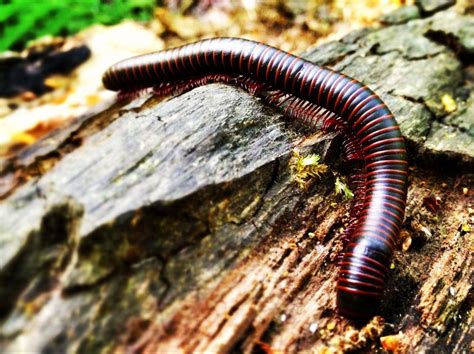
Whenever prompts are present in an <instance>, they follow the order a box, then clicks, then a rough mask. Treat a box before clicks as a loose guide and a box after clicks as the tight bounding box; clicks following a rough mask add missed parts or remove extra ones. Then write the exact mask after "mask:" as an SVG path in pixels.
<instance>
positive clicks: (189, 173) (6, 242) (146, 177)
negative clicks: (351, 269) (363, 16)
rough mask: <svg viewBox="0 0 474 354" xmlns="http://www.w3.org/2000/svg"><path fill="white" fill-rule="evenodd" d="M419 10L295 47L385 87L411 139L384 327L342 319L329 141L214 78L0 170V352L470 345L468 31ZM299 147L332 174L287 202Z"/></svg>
mask: <svg viewBox="0 0 474 354" xmlns="http://www.w3.org/2000/svg"><path fill="white" fill-rule="evenodd" d="M421 13H422V15H424V16H430V17H425V18H422V19H417V17H419V16H420V12H419V11H418V10H417V11H415V12H413V11H406V10H405V12H402V13H398V14H393V15H391V17H390V16H388V17H387V18H386V22H387V23H389V24H387V25H386V26H385V27H382V28H381V29H372V30H364V31H360V32H358V33H354V34H352V35H349V36H348V37H346V38H344V39H342V40H341V41H338V42H332V43H328V44H325V45H322V46H320V47H319V48H316V49H314V50H311V51H308V52H307V53H305V54H304V55H305V57H307V58H308V59H310V60H313V61H314V62H316V63H319V64H324V65H329V66H332V67H334V68H336V69H338V70H341V71H343V72H345V73H346V74H348V75H351V76H353V77H355V78H357V79H359V80H361V81H363V82H365V83H367V84H368V85H369V86H370V87H371V88H372V89H374V90H375V91H377V92H378V93H380V94H381V96H382V98H383V99H384V100H385V101H386V102H387V103H388V105H389V106H390V108H391V109H392V110H393V111H394V113H395V115H396V116H397V118H398V120H399V122H400V123H401V127H402V130H403V132H404V134H405V136H406V137H407V141H408V144H409V149H410V156H411V166H412V168H411V177H410V190H409V202H408V207H407V216H406V221H405V224H404V230H403V232H402V235H403V239H404V244H405V246H407V245H408V244H409V241H411V245H410V246H409V247H408V249H407V250H404V251H399V252H397V254H396V256H395V259H394V267H393V269H392V270H391V274H390V281H389V284H388V287H387V292H386V297H385V300H384V303H383V308H382V312H381V316H383V318H384V319H385V325H382V324H380V323H379V322H377V321H373V322H372V323H371V324H370V325H369V326H367V327H365V328H362V329H360V328H358V329H354V328H352V327H349V324H348V322H347V321H346V320H345V319H343V318H341V317H339V316H337V314H336V313H335V302H334V300H335V279H336V275H337V267H336V264H335V258H336V256H337V254H338V252H339V251H340V248H341V244H340V240H338V238H337V234H338V233H339V232H340V229H341V228H342V227H343V226H344V223H345V222H346V221H347V210H348V208H349V203H348V202H345V201H343V199H342V198H341V197H340V196H338V195H336V194H335V191H334V178H335V177H334V173H340V171H345V173H347V169H345V167H344V163H343V162H342V161H340V159H339V157H338V146H339V144H340V140H339V138H338V137H334V136H321V135H318V134H311V135H308V134H307V133H303V132H301V131H299V130H297V129H295V128H293V127H292V125H291V124H290V123H289V122H286V121H285V120H284V119H281V115H280V114H279V113H278V112H276V111H275V110H273V109H271V108H268V107H265V106H263V105H262V104H261V103H260V102H258V101H257V100H256V99H255V98H253V97H250V96H248V95H247V94H246V93H244V92H241V91H239V90H237V89H234V88H231V87H226V86H223V85H209V86H207V87H201V88H198V89H195V90H193V91H191V92H189V93H186V94H184V95H182V96H180V97H176V98H172V99H169V100H166V101H164V102H160V101H159V100H157V99H155V98H141V99H137V100H135V101H133V102H132V103H130V104H129V105H128V106H125V107H120V106H119V105H115V106H113V107H111V108H109V109H108V110H105V111H104V112H103V113H100V114H92V115H90V116H87V117H82V118H81V119H79V120H78V121H77V122H75V123H74V124H72V125H71V126H70V127H69V129H65V130H62V131H59V132H57V133H55V134H53V135H51V136H50V137H48V138H47V139H45V140H44V141H41V142H39V143H38V144H37V145H35V146H33V147H31V148H29V149H27V150H25V151H23V152H21V153H20V154H19V155H18V156H17V157H16V158H15V159H13V160H10V161H4V162H3V173H2V193H3V194H4V198H3V201H2V202H1V204H0V254H1V258H0V298H1V299H2V301H1V303H0V351H1V352H20V351H29V352H48V353H49V352H80V353H95V352H117V353H120V352H140V351H144V352H161V353H168V352H169V353H171V352H184V353H188V352H189V353H191V352H216V353H217V352H219V353H222V352H248V353H250V352H262V351H263V352H272V351H283V352H289V353H290V352H300V351H315V352H336V351H339V350H349V349H361V350H362V351H363V352H371V351H376V350H377V349H378V348H381V346H380V342H379V338H380V337H381V336H387V335H395V334H397V333H400V335H399V336H397V337H395V338H394V340H395V341H396V342H398V346H397V347H398V350H399V351H401V352H415V351H435V352H456V353H458V352H469V351H470V350H472V347H471V341H472V332H470V331H472V319H473V298H472V290H471V287H472V282H473V259H472V251H473V244H472V242H473V240H472V233H469V232H468V231H466V230H467V229H468V226H469V223H470V222H472V218H473V217H474V215H473V214H474V211H473V209H472V208H473V205H472V197H471V196H472V189H473V184H472V176H473V175H472V171H473V169H472V168H473V166H474V151H473V150H474V147H473V135H474V126H473V120H474V119H473V116H474V41H473V38H474V18H473V17H472V15H470V14H469V13H464V14H460V13H458V12H456V11H454V10H453V9H452V8H450V9H448V10H443V11H441V12H437V13H434V14H433V15H431V14H427V13H423V12H421ZM407 14H408V15H407ZM404 21H408V22H406V23H403V22H404ZM390 23H398V24H396V25H395V24H394V25H390ZM400 23H401V24H400ZM444 95H448V96H449V97H452V98H454V99H455V101H456V105H457V109H456V110H455V111H454V112H451V113H448V112H447V111H446V102H445V104H444V105H443V103H442V97H443V96H444ZM293 148H297V149H299V150H300V151H303V152H308V151H313V152H317V153H319V154H321V155H322V156H323V158H324V161H325V163H327V164H328V165H330V166H331V167H330V171H331V172H332V173H331V172H330V173H327V174H325V175H323V176H322V178H321V179H320V180H318V181H316V180H314V181H312V182H311V183H310V184H309V185H308V186H307V188H306V189H304V190H301V189H299V188H298V187H297V186H295V184H294V183H292V182H291V180H290V173H289V168H288V161H289V158H290V156H291V153H292V152H291V151H292V149H293ZM465 188H468V190H467V191H466V189H465ZM429 196H436V197H439V198H441V201H442V203H441V206H440V210H439V211H438V212H437V213H434V212H432V211H429V210H428V209H427V208H426V207H423V206H422V205H423V199H424V198H426V197H429ZM470 197H471V199H470ZM405 248H406V247H405Z"/></svg>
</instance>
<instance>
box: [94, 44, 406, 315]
mask: <svg viewBox="0 0 474 354" xmlns="http://www.w3.org/2000/svg"><path fill="white" fill-rule="evenodd" d="M212 82H224V83H228V84H233V85H236V86H239V87H241V88H243V89H245V90H246V91H248V92H250V93H251V94H254V95H256V96H259V97H260V98H263V99H264V101H265V102H267V103H270V104H274V105H276V106H278V107H280V108H282V109H283V110H284V113H285V115H286V116H288V117H290V118H291V119H294V120H296V121H298V122H299V123H300V124H304V125H306V126H308V127H309V128H317V129H321V130H323V131H326V132H327V131H336V132H338V133H340V134H341V135H342V137H343V153H344V156H345V158H346V159H347V160H350V161H354V165H355V166H356V167H355V173H354V175H353V176H352V183H353V185H354V186H355V188H354V195H355V197H354V200H355V201H354V203H353V205H352V208H351V220H350V222H349V226H348V228H347V229H346V231H345V234H344V238H345V242H344V243H345V247H344V250H343V253H342V255H341V257H340V262H339V266H340V270H339V275H338V280H337V285H336V290H337V298H336V305H337V310H338V312H339V313H340V314H341V315H343V316H345V317H347V318H349V319H354V320H364V319H366V318H368V317H370V316H373V315H374V314H376V313H377V311H378V307H379V304H380V301H381V298H382V295H383V291H384V287H385V283H386V278H387V274H388V269H389V266H390V262H391V258H392V256H393V253H394V249H395V247H396V244H397V241H398V237H399V234H400V228H401V225H402V222H403V218H404V213H405V204H406V196H407V179H408V164H407V155H406V149H405V142H404V139H403V137H402V135H401V132H400V128H399V126H398V125H397V122H396V121H395V118H394V116H393V114H392V113H391V112H390V110H389V109H388V107H387V106H386V105H385V104H384V103H383V102H382V100H381V99H380V98H379V97H378V96H377V94H375V93H374V92H373V91H372V90H371V89H369V88H368V87H367V86H365V85H363V84H362V83H360V82H358V81H357V80H354V79H352V78H350V77H349V76H346V75H344V74H342V73H339V72H336V71H334V70H332V69H330V68H328V67H322V66H318V65H316V64H313V63H311V62H309V61H307V60H305V59H302V58H300V57H298V56H295V55H292V54H289V53H287V52H284V51H282V50H279V49H276V48H274V47H272V46H269V45H266V44H263V43H259V42H255V41H250V40H245V39H240V38H213V39H207V40H202V41H198V42H195V43H191V44H187V45H183V46H181V47H177V48H174V49H169V50H164V51H160V52H155V53H150V54H145V55H141V56H136V57H133V58H130V59H126V60H123V61H121V62H118V63H116V64H115V65H113V66H111V67H110V68H109V69H108V70H107V71H106V72H105V73H104V76H103V84H104V86H105V87H106V88H107V89H110V90H113V91H120V92H122V93H123V92H125V93H127V92H137V91H139V90H143V89H149V88H152V89H153V90H154V91H155V93H156V94H157V95H169V94H180V93H183V92H185V91H188V90H190V89H192V88H194V87H197V86H201V85H205V84H208V83H212Z"/></svg>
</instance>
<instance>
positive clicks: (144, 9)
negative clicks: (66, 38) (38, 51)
mask: <svg viewBox="0 0 474 354" xmlns="http://www.w3.org/2000/svg"><path fill="white" fill-rule="evenodd" d="M156 3H157V1H156V0H108V1H107V0H102V1H100V0H74V1H68V0H0V51H4V50H7V49H11V50H21V49H22V48H23V47H24V46H25V44H27V42H28V41H31V40H33V39H36V38H39V37H41V36H44V35H69V34H73V33H76V32H78V31H80V30H81V29H83V28H85V27H87V26H90V25H91V24H94V23H102V24H114V23H118V22H120V21H121V20H122V19H125V18H133V19H136V20H147V19H149V18H151V16H152V15H153V9H154V7H155V6H156Z"/></svg>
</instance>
